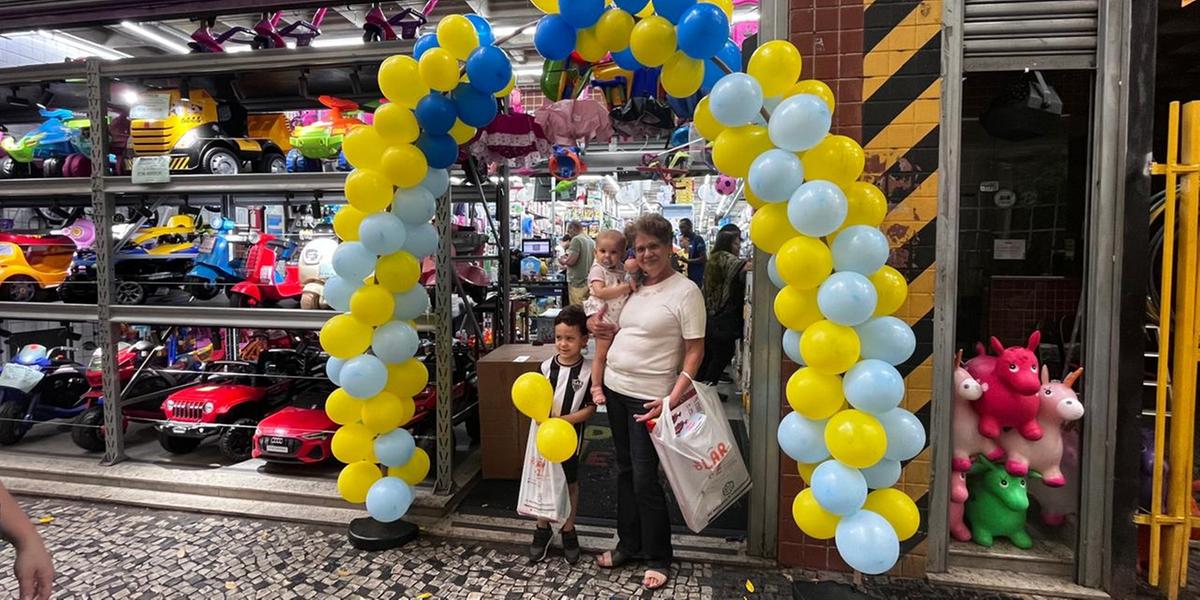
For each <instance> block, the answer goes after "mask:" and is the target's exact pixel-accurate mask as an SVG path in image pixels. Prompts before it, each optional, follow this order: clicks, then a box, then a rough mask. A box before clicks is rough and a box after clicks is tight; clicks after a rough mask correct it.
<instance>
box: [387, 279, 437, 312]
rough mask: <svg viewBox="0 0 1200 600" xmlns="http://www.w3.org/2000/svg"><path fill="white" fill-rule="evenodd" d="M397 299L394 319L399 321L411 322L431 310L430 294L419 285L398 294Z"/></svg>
mask: <svg viewBox="0 0 1200 600" xmlns="http://www.w3.org/2000/svg"><path fill="white" fill-rule="evenodd" d="M395 298H396V308H395V309H394V310H393V311H392V318H393V319H395V320H397V321H411V320H413V319H415V318H417V317H419V316H421V315H423V314H425V311H427V310H429V293H428V292H426V291H425V286H423V285H421V284H419V283H418V284H416V285H414V286H412V287H411V288H408V289H407V290H405V291H403V292H400V293H399V294H396V296H395Z"/></svg>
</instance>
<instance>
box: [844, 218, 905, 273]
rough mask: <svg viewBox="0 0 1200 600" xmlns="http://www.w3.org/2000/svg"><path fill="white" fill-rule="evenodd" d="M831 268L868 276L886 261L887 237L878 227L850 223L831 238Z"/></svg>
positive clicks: (887, 251) (887, 250)
mask: <svg viewBox="0 0 1200 600" xmlns="http://www.w3.org/2000/svg"><path fill="white" fill-rule="evenodd" d="M831 250H832V251H833V270H834V271H854V272H855V273H862V274H863V275H867V276H870V275H872V274H874V273H875V271H878V270H879V268H880V267H882V266H883V263H885V262H887V259H888V253H889V252H891V250H890V249H889V248H888V241H887V238H886V237H884V235H883V232H882V231H879V228H878V227H870V226H868V225H852V226H850V227H847V228H846V229H844V230H843V231H842V232H841V233H839V234H837V238H836V239H834V240H833V246H832V247H831Z"/></svg>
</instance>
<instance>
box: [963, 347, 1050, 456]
mask: <svg viewBox="0 0 1200 600" xmlns="http://www.w3.org/2000/svg"><path fill="white" fill-rule="evenodd" d="M1041 339H1042V332H1040V331H1034V332H1033V333H1032V334H1030V336H1029V343H1028V344H1027V345H1026V346H1025V347H1024V348H1022V347H1020V346H1011V347H1009V348H1005V347H1004V346H1003V345H1001V344H1000V340H998V339H996V338H995V337H993V338H992V342H991V343H992V350H993V351H994V352H995V353H996V356H990V355H988V354H987V353H986V352H985V351H984V349H983V344H978V345H977V346H976V349H977V351H978V352H979V356H976V357H975V358H972V359H971V360H969V361H967V372H968V373H970V374H971V377H974V378H975V380H976V381H978V382H979V383H980V384H981V385H983V386H984V387H983V389H984V392H983V397H982V398H980V399H979V400H978V401H977V402H975V404H974V406H975V412H977V413H979V433H981V434H983V435H984V437H989V438H992V439H996V438H997V437H1000V432H1001V430H1002V428H1004V427H1013V428H1015V429H1016V430H1017V431H1018V432H1019V433H1020V434H1021V435H1022V436H1023V437H1024V438H1025V439H1027V440H1033V441H1037V440H1039V439H1041V437H1042V427H1041V426H1040V425H1038V421H1037V414H1038V404H1039V402H1038V392H1040V391H1041V389H1042V383H1041V381H1039V380H1038V359H1037V355H1036V354H1034V351H1035V350H1036V349H1037V347H1038V343H1039V342H1040V341H1041Z"/></svg>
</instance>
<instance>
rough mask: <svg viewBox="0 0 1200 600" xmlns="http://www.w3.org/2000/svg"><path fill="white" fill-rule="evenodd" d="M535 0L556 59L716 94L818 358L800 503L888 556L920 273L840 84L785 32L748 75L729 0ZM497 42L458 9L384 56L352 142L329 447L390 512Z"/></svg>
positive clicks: (790, 392)
mask: <svg viewBox="0 0 1200 600" xmlns="http://www.w3.org/2000/svg"><path fill="white" fill-rule="evenodd" d="M533 3H534V5H535V6H537V8H539V9H541V10H542V11H543V12H545V13H547V14H546V16H544V17H542V18H541V20H540V21H538V22H537V27H536V30H535V33H534V44H535V46H536V48H537V50H538V52H539V53H540V54H541V55H542V56H543V57H544V58H546V59H548V60H563V59H566V58H567V57H568V56H570V55H571V54H572V53H576V54H578V55H579V56H580V57H582V58H583V59H584V60H585V61H600V60H603V59H604V57H605V56H607V55H611V57H612V60H613V61H614V62H616V63H617V65H619V66H621V67H623V68H626V69H631V70H632V69H640V68H644V67H661V69H662V70H661V76H660V82H661V84H662V86H663V88H664V90H665V91H666V92H667V93H668V94H670V95H672V96H676V97H689V96H693V95H695V94H697V93H698V92H700V93H702V94H703V93H707V95H705V96H704V97H703V98H702V99H701V100H700V101H699V104H698V105H697V108H696V111H695V117H694V125H695V128H696V130H697V132H698V133H699V134H700V135H701V136H702V137H703V138H704V139H706V140H708V141H709V142H711V143H712V146H713V150H712V157H713V162H714V164H715V165H716V167H717V169H718V170H719V171H720V172H721V173H722V174H724V175H726V176H730V177H736V178H744V179H745V180H746V181H747V184H748V185H747V186H746V192H745V194H746V200H747V201H748V202H749V203H750V204H751V205H752V206H753V207H754V208H755V212H754V215H753V217H752V219H751V222H750V239H751V240H752V241H753V243H754V244H755V246H757V247H758V248H759V249H760V250H762V251H765V252H768V253H770V254H772V256H771V260H770V268H769V274H770V278H771V281H772V282H773V283H774V284H775V285H776V286H778V287H779V288H780V291H779V292H778V294H777V295H776V297H775V301H774V311H775V315H776V317H777V318H778V319H779V321H780V323H782V324H783V326H784V327H786V332H785V334H784V336H783V341H784V350H785V351H786V353H787V355H788V356H789V357H791V359H792V360H794V361H795V362H797V363H798V364H800V365H803V366H802V368H801V369H800V370H798V371H797V372H796V373H795V375H794V376H792V378H791V379H790V380H789V381H788V384H787V399H788V403H789V404H790V405H791V407H792V408H793V409H794V412H791V413H789V414H788V415H787V416H786V417H785V418H784V419H783V420H782V421H781V422H780V424H779V429H778V439H779V445H780V447H781V448H782V449H783V451H784V452H785V453H787V454H788V456H790V457H792V458H793V459H795V460H796V461H797V463H799V470H800V475H801V476H802V477H803V478H804V480H805V482H806V483H807V484H808V486H809V487H807V488H806V489H805V490H804V491H802V492H801V493H800V494H799V495H797V496H796V498H795V501H794V503H793V507H792V514H793V517H794V518H795V521H796V524H797V525H798V526H799V527H800V529H801V530H802V531H804V533H806V534H807V535H809V536H812V537H814V538H817V539H830V538H834V539H835V541H836V544H837V548H838V550H839V552H840V553H841V556H842V558H843V559H844V560H845V561H846V563H847V564H849V565H850V566H851V567H853V568H855V569H857V570H859V571H862V572H864V573H871V574H875V573H882V572H884V571H887V570H888V569H890V568H891V567H892V566H893V565H894V564H895V562H896V560H897V559H898V557H899V552H900V546H899V544H900V541H902V540H905V539H907V538H909V537H911V536H912V535H913V534H914V533H915V532H916V530H917V528H918V525H919V521H920V517H919V514H918V511H917V507H916V505H915V504H914V503H913V501H912V500H911V499H910V498H909V496H908V495H907V494H905V493H903V492H902V491H900V490H897V489H895V488H893V487H892V486H894V485H895V484H896V482H897V481H898V479H899V477H900V470H901V461H905V460H909V459H911V458H913V457H914V456H916V455H917V454H918V453H919V452H920V451H921V449H922V448H923V447H924V445H925V431H924V429H923V427H922V425H921V423H920V421H919V420H918V419H917V418H916V417H915V416H914V415H913V414H912V413H911V412H909V411H907V410H905V409H903V408H900V407H899V405H900V403H901V401H902V400H903V396H904V379H903V377H902V376H901V375H900V373H899V372H898V371H897V370H896V368H895V366H894V365H898V364H900V363H902V362H904V361H906V360H907V359H908V358H909V357H910V356H911V355H912V353H913V350H914V348H915V337H914V335H913V332H912V330H911V329H910V328H909V326H908V325H907V324H906V323H904V322H903V321H901V320H900V319H897V318H896V317H893V316H890V315H892V313H894V312H895V311H896V310H897V309H899V308H900V306H901V304H902V303H903V302H904V299H905V297H906V295H907V292H908V284H907V283H906V281H905V280H904V277H903V276H902V275H901V274H900V273H899V272H897V271H896V270H895V269H893V268H891V267H889V266H887V265H885V264H884V263H885V261H886V260H887V258H888V254H889V248H888V241H887V239H886V237H885V236H884V235H883V234H882V233H881V232H880V231H879V225H880V223H881V222H882V221H883V218H884V216H885V213H886V211H887V203H886V200H885V199H884V196H883V194H882V192H880V191H879V190H878V189H877V188H875V187H874V186H872V185H871V184H868V183H864V182H860V181H857V180H858V178H859V177H860V175H861V174H862V171H863V166H864V154H863V150H862V148H861V147H860V146H859V145H858V144H857V143H856V142H855V141H854V140H852V139H850V138H848V137H845V136H841V135H830V134H829V128H830V125H831V120H832V114H833V111H834V108H835V102H834V96H833V93H832V91H831V90H830V89H829V87H828V86H827V85H825V84H824V83H822V82H820V81H816V80H805V81H798V80H799V77H800V71H801V58H800V53H799V51H798V50H797V49H796V47H795V46H793V45H792V44H790V43H789V42H786V41H778V40H777V41H771V42H767V43H765V44H763V45H762V46H760V47H759V48H758V49H757V50H755V52H754V53H753V55H752V56H751V57H750V60H749V63H748V66H747V69H746V71H747V72H745V73H741V72H738V69H740V67H741V64H742V61H741V51H740V49H739V48H738V47H737V45H735V44H734V43H733V42H732V41H731V40H730V39H729V32H730V20H731V17H732V10H733V5H732V0H714V1H711V2H709V1H705V2H697V1H696V0H654V2H653V4H651V3H650V2H649V1H648V0H616V3H615V4H616V5H615V6H606V2H605V0H571V1H570V2H564V3H562V5H561V7H560V5H559V4H558V2H557V0H533ZM503 41H504V40H500V41H499V42H500V43H503ZM496 44H497V41H496V40H495V38H494V36H493V34H492V31H491V27H490V26H489V24H488V22H487V21H486V20H485V19H483V18H481V17H479V16H476V15H470V16H462V15H451V16H447V17H445V18H443V19H442V20H441V21H440V22H439V23H438V24H437V32H436V34H426V35H424V36H422V37H421V38H420V39H418V40H417V42H416V44H415V45H414V53H413V54H414V55H413V56H402V55H397V56H392V57H390V58H388V59H387V60H385V61H384V62H383V64H382V65H381V66H380V68H379V75H378V79H379V87H380V89H381V90H382V91H383V94H384V95H385V96H386V97H387V98H388V100H389V102H388V103H387V104H384V105H383V106H381V107H380V108H379V110H378V111H377V112H376V113H375V120H374V124H373V125H365V126H360V127H358V128H356V129H354V130H352V131H350V132H349V133H348V134H347V135H346V137H345V141H344V146H343V147H344V151H345V154H346V157H347V159H348V160H349V161H350V163H351V164H352V165H353V166H354V167H355V170H354V171H353V172H351V173H350V174H349V176H348V177H347V178H346V185H345V195H346V199H347V201H348V202H349V206H348V207H346V208H344V209H342V210H340V211H338V213H337V216H336V218H335V220H334V228H335V230H336V232H337V235H338V236H339V237H340V238H341V240H342V242H341V244H340V245H339V246H338V249H337V251H336V252H335V254H334V256H333V268H334V271H335V272H336V276H335V277H332V278H331V279H330V280H329V281H328V282H327V283H326V286H325V293H326V297H327V300H328V302H329V304H330V305H332V306H333V307H334V308H335V309H337V310H339V311H342V314H339V315H337V316H335V317H333V318H331V319H330V320H329V321H328V322H327V323H326V325H325V326H324V328H322V330H321V334H320V338H321V345H322V347H323V348H324V349H325V351H326V352H328V353H329V355H330V356H331V357H332V358H331V359H330V361H329V367H328V374H329V377H330V379H331V380H332V381H333V382H334V383H335V384H337V385H339V386H341V387H339V388H338V389H337V390H336V391H334V392H333V394H331V395H330V397H329V399H328V401H327V403H326V410H327V412H328V414H329V416H330V418H332V419H333V420H334V421H335V422H337V423H339V424H341V425H342V427H341V428H340V429H339V430H338V431H337V433H336V434H335V435H334V437H333V441H332V445H333V454H334V456H335V457H336V458H337V459H338V460H339V461H341V462H343V463H346V466H345V467H344V468H343V470H342V472H341V475H340V476H339V477H338V490H339V492H340V493H341V495H342V497H343V498H345V499H346V500H347V501H349V502H352V503H364V502H365V503H366V508H367V510H368V512H369V513H370V514H371V516H372V517H373V518H375V519H376V520H378V521H381V522H392V521H396V520H398V519H400V518H401V517H402V516H403V515H404V514H405V513H406V512H407V510H408V508H409V505H410V504H411V502H412V500H413V488H412V486H414V485H416V484H417V483H418V482H420V481H422V480H423V479H424V478H425V476H426V475H427V473H428V470H429V457H428V456H427V455H426V454H425V452H424V451H423V450H421V449H420V448H417V447H416V445H415V443H414V440H413V438H412V436H411V435H410V434H409V433H408V432H407V431H406V430H405V429H403V428H402V427H401V425H402V424H404V423H405V422H407V421H408V420H409V419H410V418H411V417H412V415H413V411H414V405H413V400H412V397H413V395H414V394H416V393H417V392H419V391H420V390H421V389H423V388H424V387H425V385H426V384H427V383H428V377H429V375H428V372H427V371H426V370H425V368H424V367H423V365H422V364H421V363H420V362H419V361H418V360H416V359H415V358H413V356H414V353H415V352H416V350H417V346H418V337H417V330H416V327H415V325H414V323H413V322H412V319H414V318H416V317H417V316H418V315H420V314H422V313H423V312H425V311H426V310H427V308H428V296H427V294H426V292H425V291H424V289H423V288H422V287H421V286H420V284H419V283H418V278H419V275H420V264H419V262H420V258H421V257H424V256H428V255H430V254H432V253H433V252H435V251H436V249H437V244H438V238H437V234H436V231H435V230H434V227H433V225H432V224H431V223H430V220H431V219H432V218H433V215H434V210H435V207H436V202H437V198H440V197H442V196H443V195H444V194H445V193H446V191H447V188H448V186H449V179H450V177H449V172H448V170H447V169H448V168H449V167H450V166H451V165H452V164H453V163H454V162H455V160H456V159H457V156H458V146H459V144H462V143H464V142H466V141H467V140H469V139H470V138H471V137H472V136H473V135H474V133H475V130H476V128H481V127H486V126H487V125H488V124H489V123H491V121H492V120H493V118H494V117H495V116H496V112H497V108H496V104H497V102H496V98H503V97H506V96H507V95H508V94H509V92H510V91H511V90H512V89H513V87H514V85H515V79H514V77H513V73H512V65H511V64H510V62H509V58H508V56H507V54H505V52H504V51H503V50H501V49H500V48H499V47H497V45H496ZM756 308H758V309H759V310H765V309H766V307H756ZM537 389H543V388H537ZM538 393H543V392H538ZM545 404H546V405H548V404H549V403H548V401H547V402H546V403H545ZM546 417H548V415H544V416H543V417H542V418H543V419H545V418H546ZM567 437H571V436H567ZM553 454H558V455H562V453H559V452H555V453H553ZM568 454H569V453H568ZM379 465H383V466H384V467H386V472H385V471H384V470H382V469H381V468H380V466H379ZM869 490H873V491H869Z"/></svg>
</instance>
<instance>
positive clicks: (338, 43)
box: [311, 36, 364, 48]
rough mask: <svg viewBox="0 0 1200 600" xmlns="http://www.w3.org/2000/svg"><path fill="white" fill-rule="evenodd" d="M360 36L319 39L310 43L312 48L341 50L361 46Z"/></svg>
mask: <svg viewBox="0 0 1200 600" xmlns="http://www.w3.org/2000/svg"><path fill="white" fill-rule="evenodd" d="M363 43H364V42H363V39H362V36H357V37H330V38H327V37H319V38H316V39H314V40H313V41H312V44H311V45H312V47H314V48H343V47H346V46H361V45H363Z"/></svg>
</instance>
